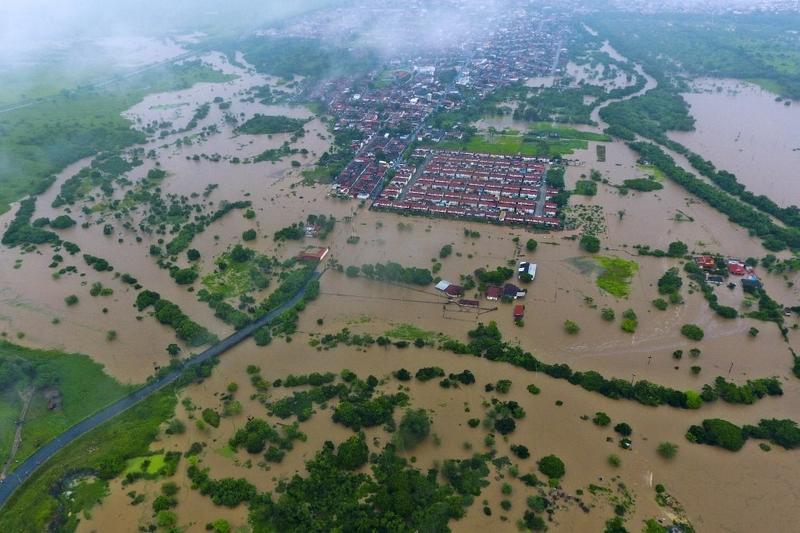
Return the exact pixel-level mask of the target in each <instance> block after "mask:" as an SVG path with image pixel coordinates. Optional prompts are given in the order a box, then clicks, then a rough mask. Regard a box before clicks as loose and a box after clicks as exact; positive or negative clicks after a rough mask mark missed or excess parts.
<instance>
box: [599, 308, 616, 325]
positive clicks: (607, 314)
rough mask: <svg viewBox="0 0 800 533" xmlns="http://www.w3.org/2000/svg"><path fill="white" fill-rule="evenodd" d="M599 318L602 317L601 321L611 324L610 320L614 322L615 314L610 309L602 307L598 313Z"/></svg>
mask: <svg viewBox="0 0 800 533" xmlns="http://www.w3.org/2000/svg"><path fill="white" fill-rule="evenodd" d="M600 316H601V317H603V320H605V321H606V322H611V321H612V320H614V316H615V313H614V310H613V309H611V308H610V307H604V308H603V309H602V310H601V311H600Z"/></svg>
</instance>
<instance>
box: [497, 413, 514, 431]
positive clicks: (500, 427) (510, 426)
mask: <svg viewBox="0 0 800 533" xmlns="http://www.w3.org/2000/svg"><path fill="white" fill-rule="evenodd" d="M516 428H517V423H516V422H514V419H513V418H511V417H510V416H504V417H503V418H498V419H497V420H495V421H494V429H495V431H497V432H498V433H500V434H501V435H508V434H509V433H511V432H513V431H514V430H515V429H516Z"/></svg>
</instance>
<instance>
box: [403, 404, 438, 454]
mask: <svg viewBox="0 0 800 533" xmlns="http://www.w3.org/2000/svg"><path fill="white" fill-rule="evenodd" d="M430 431H431V420H430V418H428V413H426V412H425V410H424V409H409V410H407V411H406V412H405V414H404V415H403V418H402V419H401V420H400V424H399V425H398V426H397V434H396V436H395V444H396V445H397V447H398V448H399V449H401V450H410V449H411V448H413V447H414V446H416V445H417V444H419V443H420V442H422V441H423V440H425V438H426V437H427V436H428V434H429V433H430Z"/></svg>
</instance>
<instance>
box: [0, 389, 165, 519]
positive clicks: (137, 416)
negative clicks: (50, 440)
mask: <svg viewBox="0 0 800 533" xmlns="http://www.w3.org/2000/svg"><path fill="white" fill-rule="evenodd" d="M176 403H177V400H176V398H175V394H174V390H173V389H171V388H168V389H165V390H163V391H161V392H159V393H157V394H155V395H153V396H151V397H149V398H148V399H146V400H144V401H143V402H141V403H139V404H137V405H136V406H134V407H132V408H131V409H129V410H127V411H125V412H124V413H122V414H121V415H119V416H118V417H116V418H114V420H112V421H111V422H108V423H106V424H104V425H102V426H100V427H98V428H97V429H95V430H93V431H91V432H89V433H87V434H86V435H84V436H82V437H80V438H79V439H77V440H76V441H75V442H73V443H71V444H69V445H67V446H65V447H64V448H63V449H62V450H60V451H59V452H58V453H57V454H56V455H55V456H54V457H53V458H52V459H51V460H50V461H48V462H47V463H45V464H44V465H42V467H41V468H40V469H39V470H38V471H36V473H34V474H33V476H31V478H30V479H29V480H28V481H27V482H26V483H25V484H24V485H23V486H22V487H20V488H19V490H17V492H15V493H14V495H13V496H12V497H11V498H10V499H9V500H8V502H7V503H6V505H5V506H4V507H3V509H2V512H0V530H2V531H43V530H46V529H47V524H49V523H51V522H55V523H58V522H59V521H61V520H65V519H66V516H63V514H62V513H64V512H65V511H66V510H67V509H68V508H67V507H62V505H61V502H62V501H63V498H64V496H63V494H62V493H61V492H60V491H58V490H54V489H57V488H58V486H57V484H58V482H59V481H61V480H62V479H63V478H64V476H66V475H68V474H71V473H73V472H76V471H87V472H94V473H95V474H96V475H97V477H98V478H100V479H102V480H108V479H112V478H114V477H116V476H118V475H119V474H121V473H122V472H123V471H124V470H125V468H126V466H127V460H128V459H131V458H134V457H138V456H142V455H144V454H147V453H148V448H149V447H150V444H151V443H152V441H153V439H154V438H155V437H156V435H157V434H158V428H159V425H160V424H161V423H163V422H164V421H166V420H167V419H169V418H170V417H172V415H173V412H174V409H175V405H176Z"/></svg>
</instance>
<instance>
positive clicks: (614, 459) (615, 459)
mask: <svg viewBox="0 0 800 533" xmlns="http://www.w3.org/2000/svg"><path fill="white" fill-rule="evenodd" d="M608 464H610V465H611V466H613V467H615V468H616V467H618V466H619V465H621V464H622V461H621V460H620V458H619V455H617V454H614V453H612V454H611V455H609V456H608Z"/></svg>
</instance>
